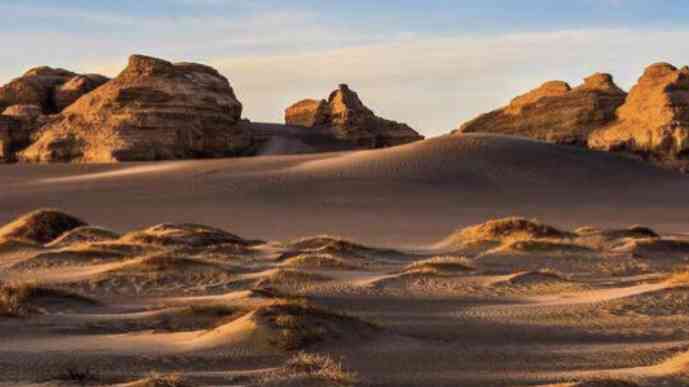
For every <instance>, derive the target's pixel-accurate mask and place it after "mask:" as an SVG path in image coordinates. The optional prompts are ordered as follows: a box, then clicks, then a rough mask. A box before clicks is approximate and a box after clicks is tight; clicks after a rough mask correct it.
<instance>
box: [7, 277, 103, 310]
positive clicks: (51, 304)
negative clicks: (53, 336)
mask: <svg viewBox="0 0 689 387" xmlns="http://www.w3.org/2000/svg"><path fill="white" fill-rule="evenodd" d="M96 304H97V302H96V301H94V300H92V299H90V298H87V297H84V296H80V295H78V294H75V293H70V292H67V291H63V290H58V289H49V288H44V287H39V286H35V285H32V284H19V285H6V284H5V285H1V286H0V316H6V317H8V316H9V317H22V316H28V315H30V314H33V313H42V312H52V311H64V310H65V309H74V308H81V307H84V306H92V305H96Z"/></svg>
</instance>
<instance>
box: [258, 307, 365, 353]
mask: <svg viewBox="0 0 689 387" xmlns="http://www.w3.org/2000/svg"><path fill="white" fill-rule="evenodd" d="M253 318H254V319H255V320H256V321H257V322H258V323H259V324H264V325H266V326H268V327H269V328H270V329H271V330H273V331H274V332H275V335H274V336H273V337H272V338H271V339H270V340H269V343H270V345H272V346H274V347H276V348H278V349H281V350H285V351H295V350H302V349H306V348H308V347H311V346H313V345H316V344H319V343H323V342H327V341H337V340H342V339H348V340H351V339H354V338H357V337H363V336H366V335H368V334H370V333H372V332H373V331H374V330H375V329H376V327H375V326H374V325H373V324H370V323H367V322H365V321H362V320H360V319H358V318H356V317H350V316H346V315H343V314H339V313H334V312H330V311H327V310H324V309H321V308H319V307H316V306H314V305H312V304H311V303H309V302H307V301H298V300H288V301H282V302H277V303H275V304H271V305H267V306H262V307H260V308H258V309H257V310H256V311H255V314H254V316H253Z"/></svg>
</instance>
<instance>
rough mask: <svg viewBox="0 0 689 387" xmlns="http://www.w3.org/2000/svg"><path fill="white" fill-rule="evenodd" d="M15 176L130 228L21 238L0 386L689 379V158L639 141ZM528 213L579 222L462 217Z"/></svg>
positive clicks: (0, 196) (13, 202)
mask: <svg viewBox="0 0 689 387" xmlns="http://www.w3.org/2000/svg"><path fill="white" fill-rule="evenodd" d="M282 145H285V144H276V146H282ZM285 146H289V144H287V145H285ZM0 179H2V181H3V182H5V185H4V187H3V190H2V192H1V193H0V203H2V204H0V215H1V218H2V219H1V221H2V223H5V222H9V221H11V220H12V219H13V218H14V217H16V216H17V215H20V214H22V213H25V212H27V211H30V210H34V209H36V208H40V207H56V208H60V209H62V210H64V211H66V212H68V213H70V214H73V215H76V216H79V217H80V218H81V219H82V220H84V221H86V222H88V223H89V224H91V225H99V226H103V227H106V228H109V229H112V230H113V231H116V232H118V233H120V234H121V236H117V235H114V236H112V237H108V238H105V237H103V238H104V239H101V240H88V241H85V240H67V242H64V243H50V242H48V243H37V242H35V241H33V242H32V241H27V240H21V241H20V240H0V386H19V385H20V386H55V385H64V386H78V385H101V386H103V385H105V386H129V387H137V386H138V387H146V386H170V385H172V386H175V385H182V384H170V383H172V382H170V383H168V384H162V383H163V382H162V381H161V380H163V379H160V380H158V384H155V383H153V381H154V380H155V377H153V376H152V375H154V374H155V375H161V376H160V377H159V378H163V377H168V375H172V374H175V375H176V376H175V377H174V378H177V379H174V380H178V379H179V380H184V381H185V383H186V384H184V385H188V386H322V385H327V386H333V385H340V386H347V385H362V386H390V387H392V386H469V387H471V386H547V385H550V386H575V385H576V384H577V383H581V382H585V381H591V380H598V379H601V378H611V379H616V380H624V381H628V382H630V383H634V384H633V385H637V384H638V385H640V386H649V387H650V386H659V385H662V386H684V385H687V384H689V275H688V274H686V272H687V271H689V236H686V234H685V233H686V232H688V231H689V223H688V222H687V219H689V217H687V215H688V214H687V213H686V210H685V207H686V205H685V201H686V192H689V191H688V189H689V181H688V180H687V179H686V178H685V177H684V176H681V175H678V174H676V173H674V172H669V171H664V170H660V169H657V168H654V167H651V166H648V165H646V164H643V163H641V162H639V161H636V160H632V159H627V158H622V157H618V156H615V155H610V154H604V153H596V152H590V151H586V150H581V149H576V148H569V147H560V146H555V145H550V144H544V143H540V142H534V141H529V140H522V139H516V138H510V137H500V136H488V135H468V136H464V137H442V138H437V139H432V140H427V141H423V142H420V143H416V144H410V145H405V146H401V147H396V148H389V149H383V150H375V151H358V152H338V153H327V154H310V155H295V156H262V157H257V158H245V159H227V160H205V161H178V162H162V163H150V164H146V163H134V164H118V165H28V166H27V165H7V166H2V167H1V168H0ZM512 215H521V216H525V217H529V218H531V217H538V218H540V220H541V221H542V222H544V223H546V225H550V226H554V227H557V228H559V229H558V230H556V231H557V232H556V233H550V234H548V235H547V236H534V235H535V234H534V231H533V228H532V229H528V228H526V226H524V228H515V227H517V226H510V227H512V228H507V229H499V230H500V231H499V232H496V231H490V230H497V229H490V228H488V227H487V226H486V227H485V228H481V227H479V228H477V229H476V230H484V231H472V232H471V233H468V232H465V233H455V234H452V236H451V233H453V231H454V230H455V229H456V228H458V227H462V226H468V225H474V224H479V223H483V222H485V221H487V220H489V219H494V218H499V217H503V216H512ZM185 222H187V223H194V224H197V225H198V224H205V225H209V226H215V227H220V228H222V229H223V230H225V231H223V230H216V229H214V228H208V227H202V226H197V225H178V224H180V223H185ZM161 223H166V225H163V226H158V227H152V228H149V227H151V226H154V225H156V224H161ZM500 224H502V223H500ZM504 224H511V225H512V224H521V223H519V222H516V221H509V222H507V221H505V223H504ZM633 224H642V225H644V226H648V227H650V228H652V229H653V230H655V231H656V232H657V233H658V234H659V235H655V234H653V230H646V229H641V228H638V227H637V228H626V227H628V226H629V225H633ZM535 225H536V226H538V227H541V226H543V225H542V224H540V223H539V224H535ZM584 225H588V226H593V227H595V228H590V229H587V230H578V231H576V232H575V231H574V230H575V228H577V227H580V226H584ZM536 226H534V227H536ZM529 227H531V226H529ZM543 227H545V226H543ZM472 230H474V229H472ZM485 230H489V231H485ZM229 233H232V234H229ZM324 234H330V235H335V236H324ZM317 235H318V236H317ZM316 236H317V237H316ZM304 237H308V238H305V239H297V238H304ZM58 239H59V238H58ZM441 241H446V242H445V243H440V242H441ZM447 241H451V243H450V242H447ZM682 273H684V274H682ZM8 289H14V290H12V292H18V291H19V290H17V289H24V293H21V294H23V295H24V296H22V297H19V298H11V297H10V296H8V294H18V293H11V292H10V293H8V292H9V291H10V290H8ZM26 289H33V290H31V291H27V290H26ZM3 297H4V298H3ZM17 300H18V301H17ZM3 308H4V309H3ZM302 352H303V353H306V354H309V355H298V354H299V353H302ZM311 355H323V356H327V357H329V358H331V359H333V360H334V361H335V362H336V363H339V364H340V365H341V367H342V369H338V371H337V372H334V371H332V370H331V372H325V371H322V370H321V371H318V369H312V368H308V367H307V368H295V367H293V366H290V364H293V362H294V361H296V360H294V359H295V357H296V358H298V356H302V357H303V356H307V357H308V356H311ZM290 359H292V360H290ZM345 374H346V375H350V376H352V375H356V377H355V378H354V377H353V376H352V379H348V377H345V376H346V375H345ZM337 375H340V376H339V377H340V378H339V379H338V376H337ZM342 375H345V376H342ZM152 377H153V379H151V378H152ZM170 380H173V379H170ZM168 382H169V380H168ZM146 383H148V384H146ZM175 383H177V382H175ZM601 385H602V386H605V385H606V384H601ZM608 385H611V384H608Z"/></svg>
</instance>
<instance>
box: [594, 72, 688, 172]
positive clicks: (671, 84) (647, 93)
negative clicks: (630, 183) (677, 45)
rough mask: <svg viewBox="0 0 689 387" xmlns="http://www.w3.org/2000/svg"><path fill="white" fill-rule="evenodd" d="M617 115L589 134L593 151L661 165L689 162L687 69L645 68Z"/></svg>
mask: <svg viewBox="0 0 689 387" xmlns="http://www.w3.org/2000/svg"><path fill="white" fill-rule="evenodd" d="M617 116H618V119H617V120H616V121H615V122H614V123H612V124H611V125H609V126H607V127H605V128H601V129H599V130H597V131H595V132H594V133H592V134H591V136H590V138H589V145H590V146H591V147H592V148H595V149H602V150H608V151H625V152H630V153H634V154H637V155H641V156H643V157H647V158H651V159H654V160H657V161H661V162H666V161H669V162H672V161H673V160H683V159H689V67H684V68H682V69H677V68H676V67H674V66H672V65H670V64H667V63H657V64H654V65H651V66H649V67H647V68H646V70H645V72H644V74H643V75H642V76H641V78H640V79H639V81H638V83H637V84H636V85H635V86H634V87H633V88H632V89H631V91H630V93H629V97H627V101H626V103H625V104H624V105H623V106H622V107H620V109H619V110H618V111H617Z"/></svg>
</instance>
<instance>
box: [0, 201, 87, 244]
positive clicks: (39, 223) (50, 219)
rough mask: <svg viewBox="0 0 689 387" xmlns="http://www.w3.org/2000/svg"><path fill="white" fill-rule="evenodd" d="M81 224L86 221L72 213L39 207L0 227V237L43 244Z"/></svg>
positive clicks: (84, 224)
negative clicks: (39, 208)
mask: <svg viewBox="0 0 689 387" xmlns="http://www.w3.org/2000/svg"><path fill="white" fill-rule="evenodd" d="M81 226H86V223H85V222H84V221H82V220H81V219H78V218H75V217H74V216H72V215H68V214H66V213H64V212H62V211H58V210H52V209H41V210H36V211H33V212H30V213H28V214H26V215H23V216H21V217H19V218H17V219H16V220H14V221H13V222H11V223H9V224H7V225H5V226H3V227H2V228H0V239H18V240H25V241H31V242H36V243H40V244H45V243H49V242H51V241H53V240H54V239H55V238H58V237H59V236H61V235H62V234H64V233H65V232H68V231H70V230H73V229H75V228H77V227H81Z"/></svg>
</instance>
